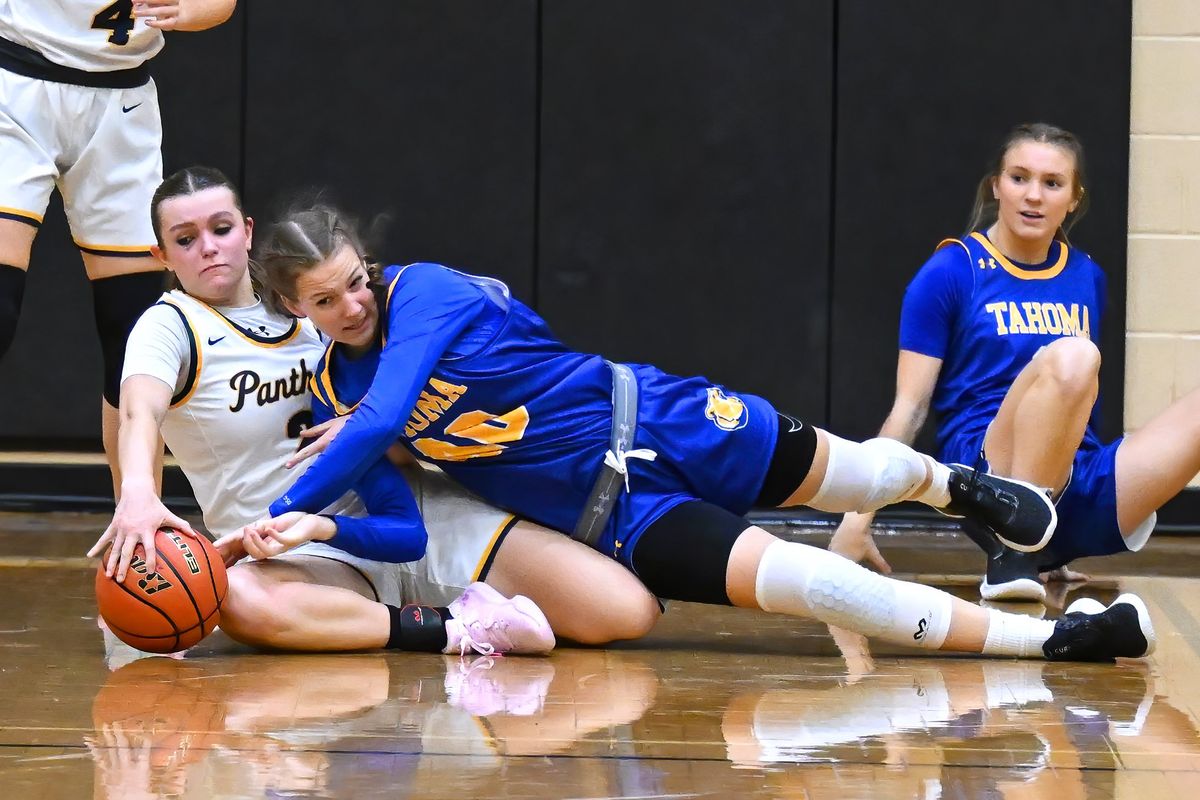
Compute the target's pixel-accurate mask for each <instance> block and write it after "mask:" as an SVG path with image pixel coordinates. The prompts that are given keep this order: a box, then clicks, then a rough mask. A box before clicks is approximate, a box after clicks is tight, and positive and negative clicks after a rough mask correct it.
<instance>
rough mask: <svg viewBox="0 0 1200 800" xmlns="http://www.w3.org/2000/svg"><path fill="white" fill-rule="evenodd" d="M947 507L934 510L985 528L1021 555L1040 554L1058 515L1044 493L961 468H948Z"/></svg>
mask: <svg viewBox="0 0 1200 800" xmlns="http://www.w3.org/2000/svg"><path fill="white" fill-rule="evenodd" d="M949 467H950V504H949V505H947V506H946V507H945V508H940V509H938V510H939V511H941V512H942V513H943V514H945V515H946V516H949V517H967V518H969V519H973V520H975V521H976V522H979V523H982V524H984V525H986V526H987V527H988V528H989V529H990V530H991V531H992V532H993V533H995V534H996V538H997V539H999V540H1000V541H1001V542H1002V543H1003V544H1005V545H1006V546H1008V547H1011V548H1012V549H1014V550H1020V551H1022V552H1025V553H1030V552H1033V551H1034V550H1040V549H1042V548H1043V547H1045V546H1046V542H1048V541H1050V537H1051V536H1053V535H1054V528H1055V526H1056V525H1058V512H1057V511H1055V510H1054V503H1053V502H1051V501H1050V496H1049V494H1047V493H1046V490H1045V489H1041V488H1039V487H1037V486H1034V485H1033V484H1032V483H1026V482H1025V481H1019V480H1017V479H1016V478H1004V477H1001V476H1000V475H992V474H989V473H987V472H983V471H982V470H976V469H971V468H970V467H968V466H965V465H963V464H950V465H949Z"/></svg>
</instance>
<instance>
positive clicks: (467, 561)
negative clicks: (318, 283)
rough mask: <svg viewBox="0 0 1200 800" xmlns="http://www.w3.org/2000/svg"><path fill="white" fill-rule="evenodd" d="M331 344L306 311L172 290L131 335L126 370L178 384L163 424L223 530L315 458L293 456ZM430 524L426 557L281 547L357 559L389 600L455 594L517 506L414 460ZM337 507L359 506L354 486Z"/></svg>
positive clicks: (342, 510)
mask: <svg viewBox="0 0 1200 800" xmlns="http://www.w3.org/2000/svg"><path fill="white" fill-rule="evenodd" d="M323 350H324V345H323V344H322V343H321V341H320V338H319V337H318V335H317V333H316V332H315V330H314V328H313V327H312V325H311V324H310V323H309V322H308V321H307V320H294V319H289V318H285V317H283V316H281V315H278V314H275V313H273V312H271V311H270V310H269V309H267V308H266V307H265V306H264V305H263V304H262V303H257V304H255V305H253V306H249V307H246V308H223V309H215V308H213V307H211V306H208V305H206V304H205V303H203V302H201V301H199V300H196V299H194V298H192V297H190V296H189V295H187V294H185V293H183V292H180V291H172V292H168V293H167V294H164V295H163V297H162V301H161V302H160V303H158V304H156V305H154V306H152V307H151V308H149V309H148V310H147V311H146V312H145V314H143V315H142V318H141V319H140V320H139V321H138V323H137V325H136V326H135V327H134V329H133V332H132V333H131V334H130V336H129V344H128V350H127V355H126V359H125V372H124V378H128V377H130V376H132V375H149V376H152V377H155V378H157V379H159V380H161V381H163V382H164V383H166V384H167V385H169V386H171V387H172V388H173V392H174V393H173V396H172V400H171V407H170V409H169V410H168V411H167V414H166V417H165V419H164V420H163V424H162V428H161V431H162V435H163V438H164V439H165V440H166V443H167V446H168V447H169V448H170V450H171V452H172V454H174V456H175V457H176V459H177V460H178V462H179V464H180V466H181V467H182V469H183V472H184V474H185V475H186V476H187V478H188V481H189V483H190V484H191V486H192V490H193V492H194V493H195V495H196V499H197V501H198V502H199V504H200V508H201V509H202V510H203V513H204V523H205V525H206V526H207V527H208V529H209V530H210V531H211V532H212V533H214V534H216V535H218V536H220V535H224V534H226V533H231V532H234V531H237V530H240V529H241V528H242V527H243V526H245V525H248V524H250V523H252V522H254V521H256V520H258V519H260V518H261V517H262V516H263V514H264V513H265V511H266V508H267V506H268V505H269V504H270V502H271V501H272V500H273V499H274V498H275V497H277V496H278V495H279V494H281V493H282V492H283V491H284V490H285V489H286V488H287V487H288V486H289V485H290V484H291V482H292V481H293V480H294V479H295V477H296V475H297V474H299V472H300V471H302V470H303V469H304V467H305V465H306V464H307V463H308V462H303V463H301V464H300V465H298V466H297V467H295V468H294V469H292V470H288V469H285V468H284V462H285V461H287V460H288V458H289V456H291V455H292V454H293V453H294V452H295V450H296V447H297V438H296V437H298V436H299V433H300V431H301V430H302V428H303V427H304V426H305V425H307V424H308V422H310V421H311V419H312V414H311V410H310V394H309V388H308V380H309V377H310V370H311V369H312V367H314V366H315V365H316V363H317V361H318V359H319V358H320V357H321V353H322V352H323ZM405 477H406V478H407V479H408V481H409V484H410V486H411V487H412V489H413V494H414V496H415V497H416V498H417V499H418V502H419V503H420V506H421V515H422V517H423V518H424V520H425V525H426V528H427V530H428V532H429V546H428V551H427V555H426V557H425V558H423V559H421V560H420V561H417V562H412V563H408V564H386V563H379V562H374V561H368V560H366V559H362V558H357V557H355V556H353V555H350V554H349V553H346V552H344V551H342V550H338V549H337V548H335V547H332V546H330V545H327V544H325V543H321V542H310V543H308V544H305V545H302V546H301V547H299V548H297V549H295V550H292V551H290V552H288V553H286V554H285V555H283V556H281V557H282V558H289V557H295V556H298V555H302V556H321V557H324V558H331V559H334V560H337V561H341V562H343V563H346V564H350V565H352V566H353V567H355V568H356V569H357V570H359V571H360V572H361V573H362V574H363V575H365V576H366V577H367V579H368V580H369V581H370V583H371V584H372V587H373V588H374V590H375V593H376V598H375V599H376V600H378V601H381V602H384V603H387V604H389V605H400V604H401V603H402V602H418V601H419V602H420V603H423V604H430V605H446V604H448V603H449V602H450V601H451V600H452V599H454V598H455V597H457V596H458V595H459V594H461V593H462V589H463V588H465V587H466V586H468V585H469V584H470V583H472V582H474V581H477V580H482V579H483V577H484V575H485V572H486V567H487V565H488V564H489V562H490V558H491V556H492V554H493V552H494V550H495V549H496V547H497V545H498V543H499V541H500V538H501V536H502V534H504V533H505V532H506V531H507V530H508V529H509V528H510V527H511V526H512V525H513V524H514V523H515V518H514V517H513V516H512V515H511V514H508V513H507V512H503V511H499V510H497V509H495V508H493V507H492V506H489V505H487V504H485V503H483V502H482V501H480V500H478V499H476V498H475V497H474V496H472V495H470V494H469V493H468V492H467V491H466V490H464V489H462V488H460V487H458V486H457V485H456V484H454V483H452V482H451V481H450V480H449V479H447V478H446V477H445V476H443V475H442V474H441V473H437V472H430V471H426V470H424V469H422V468H420V467H412V468H409V469H407V470H406V471H405ZM327 511H328V512H330V513H339V514H347V513H348V514H355V513H356V511H358V512H359V513H361V512H362V506H361V504H360V503H359V502H358V500H357V498H355V497H354V496H353V495H347V496H346V497H345V498H343V499H342V500H341V501H339V503H338V504H336V507H335V508H331V509H327Z"/></svg>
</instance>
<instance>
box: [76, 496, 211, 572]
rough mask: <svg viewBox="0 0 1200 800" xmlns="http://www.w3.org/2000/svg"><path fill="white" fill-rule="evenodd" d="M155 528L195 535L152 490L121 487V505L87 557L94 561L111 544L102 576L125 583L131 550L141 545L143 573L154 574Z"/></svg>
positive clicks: (196, 536)
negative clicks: (144, 568) (143, 556)
mask: <svg viewBox="0 0 1200 800" xmlns="http://www.w3.org/2000/svg"><path fill="white" fill-rule="evenodd" d="M159 528H173V529H175V530H177V531H179V532H180V533H182V534H185V535H187V536H191V537H192V538H198V536H199V534H197V533H196V532H195V531H194V530H192V526H191V525H189V524H188V522H187V520H185V519H183V518H182V517H179V516H176V515H175V514H172V513H171V510H170V509H168V508H167V507H166V506H165V505H163V502H162V500H160V499H159V497H158V495H157V494H156V493H155V492H154V490H153V488H151V487H142V488H139V487H136V486H132V487H122V494H121V502H119V503H118V504H117V509H116V512H115V513H114V514H113V518H112V522H111V523H109V526H108V528H106V529H105V531H104V533H103V534H102V535H101V536H100V538H99V539H97V540H96V543H95V544H94V545H92V549H90V550H88V553H87V554H88V556H89V557H92V558H94V557H95V556H98V555H100V554H101V553H103V552H104V549H105V548H106V547H109V545H110V544H111V548H110V549H109V551H108V554H107V556H105V558H106V560H105V564H104V574H106V575H108V576H109V577H110V578H112V577H115V578H116V580H117V581H118V582H120V581H123V580H125V573H126V572H128V571H129V564H130V562H132V561H133V549H134V548H135V547H136V546H137V545H138V544H141V545H142V549H143V550H144V551H145V559H146V571H147V572H151V573H152V572H155V571H156V570H157V563H156V562H157V558H156V553H155V547H154V534H155V533H156V532H157V531H158V529H159Z"/></svg>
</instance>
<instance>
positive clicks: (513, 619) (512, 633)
mask: <svg viewBox="0 0 1200 800" xmlns="http://www.w3.org/2000/svg"><path fill="white" fill-rule="evenodd" d="M450 613H451V614H452V615H453V617H454V618H453V619H450V620H447V621H446V649H445V650H443V651H442V652H443V653H454V652H458V654H459V655H466V654H467V652H468V651H470V650H474V651H475V652H477V653H480V654H482V655H485V656H490V655H503V654H513V655H545V654H546V653H549V652H550V651H551V650H553V649H554V631H553V630H551V629H550V623H549V622H548V621H547V620H546V615H545V614H543V613H542V610H541V609H540V608H538V607H537V604H536V603H534V602H533V601H532V600H530V599H529V598H528V597H525V596H523V595H517V596H516V597H513V598H512V599H509V598H507V597H505V596H504V595H502V594H500V593H499V592H498V591H496V590H495V589H493V588H492V587H491V586H488V585H487V584H486V583H472V584H471V585H470V586H468V587H467V588H466V589H464V590H463V593H462V594H461V595H459V597H458V599H457V600H455V601H454V602H452V603H451V604H450Z"/></svg>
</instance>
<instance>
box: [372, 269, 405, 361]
mask: <svg viewBox="0 0 1200 800" xmlns="http://www.w3.org/2000/svg"><path fill="white" fill-rule="evenodd" d="M406 269H408V267H401V268H400V271H399V272H397V273H396V277H394V278H392V282H391V283H389V284H388V288H387V296H386V297H385V298H384V301H383V308H381V309H377V311H378V312H379V323H378V324H379V327H380V331H379V346H380V348H383V347H387V333H388V326H387V316H388V307H389V306H391V304H392V292H394V291H396V284H397V283H399V282H400V276H401V275H403V274H404V270H406Z"/></svg>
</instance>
